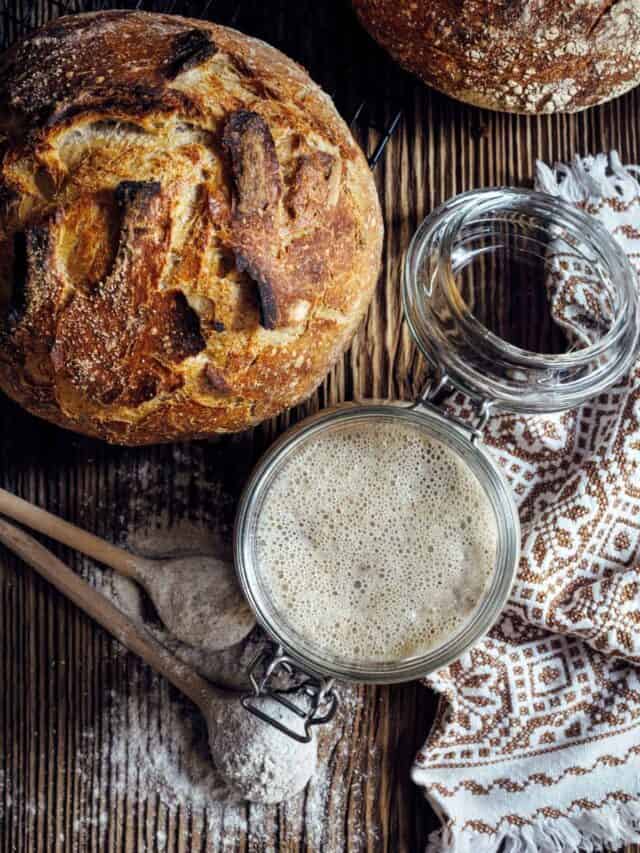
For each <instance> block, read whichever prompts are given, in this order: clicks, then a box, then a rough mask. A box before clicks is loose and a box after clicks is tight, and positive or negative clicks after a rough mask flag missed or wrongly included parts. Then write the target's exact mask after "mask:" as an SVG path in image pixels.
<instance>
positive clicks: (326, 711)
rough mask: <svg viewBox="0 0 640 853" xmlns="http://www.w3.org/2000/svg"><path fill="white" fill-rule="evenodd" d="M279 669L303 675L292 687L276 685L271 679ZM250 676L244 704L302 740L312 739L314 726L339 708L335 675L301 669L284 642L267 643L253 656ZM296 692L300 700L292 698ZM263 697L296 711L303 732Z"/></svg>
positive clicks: (262, 717)
mask: <svg viewBox="0 0 640 853" xmlns="http://www.w3.org/2000/svg"><path fill="white" fill-rule="evenodd" d="M279 671H282V672H284V673H285V674H286V675H287V676H295V675H302V676H304V678H303V680H302V681H298V682H297V683H296V684H295V685H293V686H292V687H286V688H275V687H273V686H271V685H270V682H273V680H274V678H275V677H276V676H277V674H278V672H279ZM249 680H250V682H251V686H252V687H253V692H252V693H247V694H245V695H244V696H242V697H241V699H240V701H241V703H242V706H243V708H246V710H247V711H249V712H250V713H252V714H254V715H255V716H256V717H259V718H260V719H261V720H263V721H264V722H265V723H268V724H269V725H271V726H274V727H275V728H276V729H279V730H280V731H281V732H283V734H286V735H288V736H289V737H292V738H293V739H294V740H297V741H299V742H300V743H309V741H310V740H311V738H312V734H311V728H312V726H319V725H321V724H323V723H328V722H329V721H330V720H332V719H333V717H334V715H335V713H336V711H337V709H338V697H337V696H336V694H335V692H334V690H333V683H334V682H333V679H332V678H319V677H317V676H314V675H310V674H309V673H308V672H305V671H304V670H301V669H299V668H298V667H297V666H296V664H295V663H294V661H293V660H292V659H291V658H290V657H288V656H287V655H286V654H285V653H284V650H283V648H282V646H276V647H268V648H266V649H264V650H263V651H261V652H260V653H259V654H258V655H257V656H256V657H255V658H254V660H253V662H252V664H251V667H250V669H249ZM295 696H297V697H298V698H299V699H300V700H301V702H300V704H296V703H295V702H294V701H293V697H295ZM261 699H273V700H274V701H275V702H277V703H278V704H279V705H281V706H282V707H284V708H286V709H287V710H288V711H291V712H292V713H293V714H295V716H296V717H297V718H298V719H299V720H300V723H301V727H302V729H303V731H304V734H300V732H298V731H296V730H295V729H294V728H292V727H291V726H289V725H287V724H286V722H284V721H283V720H282V719H278V718H277V717H276V716H274V715H273V714H270V713H268V712H267V711H265V710H264V708H262V707H260V704H259V700H261Z"/></svg>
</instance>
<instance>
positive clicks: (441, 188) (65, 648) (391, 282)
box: [0, 0, 640, 853]
mask: <svg viewBox="0 0 640 853" xmlns="http://www.w3.org/2000/svg"><path fill="white" fill-rule="evenodd" d="M3 2H4V3H5V5H4V6H3V5H2V3H3ZM399 2H400V0H399ZM119 5H122V4H119ZM200 5H201V6H204V2H203V3H202V4H200ZM195 6H198V4H192V6H191V8H194V7H195ZM157 7H158V8H159V6H157ZM232 7H233V4H231V3H228V2H225V3H221V4H218V5H216V3H215V2H213V3H212V4H211V6H210V8H209V12H208V14H209V15H210V16H211V17H212V18H213V19H214V20H216V19H220V20H223V21H224V20H229V16H230V15H231V12H232V11H233V9H232ZM32 8H33V12H29V10H30V9H32ZM60 8H61V6H60V4H59V3H57V2H55V0H40V2H39V3H38V4H36V6H35V7H32V5H31V4H28V3H25V2H23V0H16V1H15V2H11V3H9V2H8V0H0V28H3V30H2V31H1V32H0V36H1V40H2V41H8V40H10V39H12V38H13V37H14V36H15V35H16V34H17V27H16V24H15V22H14V21H13V13H15V12H16V11H17V12H19V13H20V16H22V17H25V16H26V17H27V18H28V20H29V21H30V23H31V24H39V23H42V22H43V21H45V20H47V19H49V18H51V17H55V16H57V15H58V14H59V11H60ZM74 8H80V4H79V3H77V4H76V5H75V6H74ZM85 8H86V7H85ZM9 13H11V14H9ZM237 26H238V27H239V28H241V29H243V30H245V31H246V32H249V33H251V34H255V35H258V36H260V37H261V38H264V39H266V40H267V41H270V42H272V43H273V44H275V45H277V46H278V47H280V48H281V49H283V50H284V51H285V52H287V53H288V54H290V55H291V56H293V57H294V58H296V59H297V60H299V61H300V62H302V63H303V64H304V65H306V66H307V67H308V68H309V69H310V71H311V73H312V75H313V76H314V77H315V78H316V79H317V80H318V81H319V82H321V83H322V84H323V85H324V86H325V88H326V89H327V90H328V91H330V92H331V93H332V94H334V95H335V96H336V98H337V102H338V105H339V107H340V108H341V110H342V111H343V114H344V115H345V116H350V115H352V114H353V112H354V111H355V108H356V107H357V105H358V103H359V102H360V100H361V99H362V97H363V96H366V99H367V107H366V108H365V110H364V111H363V112H362V114H361V116H360V118H359V119H358V121H357V123H356V126H355V128H354V130H355V133H356V135H357V136H358V138H359V140H360V141H361V143H362V144H363V145H364V146H365V147H366V148H367V149H368V150H372V148H373V146H374V145H375V143H376V141H377V140H378V138H379V134H380V132H381V130H382V129H383V128H384V127H385V125H386V124H387V123H388V121H389V120H390V118H391V117H392V115H393V114H394V113H395V111H396V110H397V109H398V108H400V107H401V108H402V109H403V120H402V123H401V125H400V127H399V129H398V131H397V133H396V134H395V136H394V137H393V139H392V141H391V143H390V144H389V146H388V148H387V150H386V152H385V154H384V156H383V157H382V159H381V161H380V163H379V165H378V166H377V168H376V171H375V175H376V181H377V184H378V188H379V191H380V197H381V200H382V206H383V211H384V217H385V222H386V229H387V230H386V237H385V262H384V269H383V271H382V275H381V278H380V282H379V286H378V290H377V294H376V298H375V301H374V303H373V305H372V307H371V310H370V312H369V314H368V317H367V319H366V321H365V323H364V324H363V326H362V328H361V329H360V331H359V333H358V335H357V338H356V340H355V342H354V344H353V347H352V348H351V350H350V351H349V353H348V354H347V355H346V356H345V357H344V359H343V361H342V362H341V364H340V365H338V366H337V367H336V368H335V370H334V371H333V372H332V373H331V374H330V376H328V377H327V380H326V381H325V383H324V384H323V386H322V387H321V388H320V389H319V391H318V393H317V394H316V395H315V396H314V397H313V399H311V400H310V401H309V402H308V403H307V404H306V405H304V406H301V407H299V409H298V410H296V411H295V412H292V413H290V414H287V415H284V416H282V417H281V418H279V419H277V421H276V422H274V423H271V424H265V425H263V426H262V427H260V428H259V429H257V430H255V431H254V432H252V433H247V434H244V435H241V436H230V437H225V438H222V439H220V440H217V441H212V442H198V443H192V444H184V445H176V446H162V447H154V448H146V449H145V448H142V449H127V448H116V447H108V446H106V445H104V444H101V443H99V442H96V441H92V440H90V439H86V438H83V437H80V436H75V435H73V434H71V433H66V432H63V431H61V430H58V429H56V428H54V427H51V426H49V425H47V424H45V423H42V422H39V421H37V420H35V419H34V418H32V417H30V416H29V415H27V414H25V413H24V412H22V411H21V410H20V409H19V408H18V407H17V406H15V405H14V404H12V403H11V402H9V401H7V400H5V399H3V400H2V401H1V402H0V417H1V429H2V441H1V442H0V484H1V485H2V486H4V487H5V488H8V489H10V490H12V491H14V492H16V493H17V494H20V495H21V496H23V497H25V498H27V499H28V500H31V501H35V502H37V503H38V504H40V505H42V506H45V507H47V508H49V509H51V510H52V511H54V512H56V513H59V514H60V515H61V516H63V517H64V518H66V519H69V520H70V521H72V522H75V523H78V524H81V525H83V526H85V527H87V528H88V529H90V530H92V531H95V532H96V533H97V534H99V535H101V536H105V537H107V538H109V539H111V540H113V541H122V539H123V537H124V535H125V533H127V532H131V531H136V530H140V529H143V528H145V527H146V526H148V525H149V524H150V523H151V522H152V521H153V519H155V518H157V517H160V516H162V518H163V519H165V521H166V522H167V523H170V522H172V521H174V520H176V521H179V520H181V519H185V518H186V519H191V520H195V521H200V522H201V523H207V522H211V523H214V522H215V524H216V525H219V524H223V525H224V524H227V525H228V524H230V522H231V519H232V515H233V504H234V501H235V500H236V499H237V497H238V494H239V490H240V489H241V486H242V483H243V480H244V478H245V477H246V475H247V473H248V471H249V470H250V467H251V465H252V463H253V462H254V461H255V460H256V459H257V457H258V456H259V454H260V453H261V452H262V450H264V448H265V447H266V446H267V445H268V443H269V442H270V441H271V440H272V439H273V438H274V436H275V435H276V434H278V433H279V432H281V431H282V430H283V429H284V428H286V426H287V425H288V424H289V423H290V422H292V421H294V420H296V419H298V418H300V417H302V416H304V415H306V414H308V413H309V412H311V411H314V410H316V409H317V408H318V407H322V406H326V405H329V404H331V403H334V402H337V401H339V400H343V399H348V398H351V397H353V396H355V395H358V396H369V397H382V398H386V397H388V398H405V399H406V398H411V397H412V396H413V395H415V393H416V392H417V391H418V389H420V387H421V386H422V384H423V382H424V378H425V368H424V364H423V362H422V360H421V359H420V358H419V356H418V355H417V353H416V348H415V346H414V345H413V344H412V342H411V340H410V338H409V336H408V333H407V329H406V326H405V325H404V324H403V322H402V316H401V303H400V273H401V264H402V256H403V251H404V249H405V248H406V246H407V244H408V241H409V239H410V236H411V234H412V233H413V231H414V229H415V228H416V226H417V224H418V223H419V221H420V220H421V219H422V218H423V217H424V216H425V215H426V214H427V213H428V212H429V211H430V210H431V209H432V208H433V207H434V206H435V205H437V204H438V203H439V202H441V201H443V200H445V199H446V198H448V197H450V196H452V195H454V194H455V193H458V192H461V191H463V190H467V189H470V188H473V187H481V186H491V185H500V184H502V185H525V184H530V181H531V178H532V175H533V172H534V165H535V160H536V158H541V159H543V160H546V161H548V162H549V161H554V160H567V159H570V158H571V156H572V155H573V154H574V153H583V154H584V153H594V152H596V151H601V150H606V149H609V148H617V149H618V151H619V152H620V155H621V158H622V160H623V161H624V162H635V163H638V162H640V138H639V132H640V124H639V119H638V115H639V114H640V113H639V110H640V92H639V91H636V92H631V93H630V94H628V95H627V96H626V97H624V98H621V99H619V100H616V101H613V102H612V103H609V104H606V105H604V106H602V107H599V108H597V109H594V110H591V111H589V112H586V113H582V114H578V115H575V116H552V117H534V118H526V117H522V116H510V115H501V114H492V113H488V112H484V111H480V110H477V109H472V108H468V107H466V106H464V105H461V104H458V103H455V102H453V101H451V100H449V99H447V98H445V97H443V96H441V95H439V94H437V93H435V92H432V91H429V90H427V89H426V88H424V87H423V86H421V85H420V84H419V83H417V82H416V81H414V80H413V79H412V78H411V77H409V76H408V75H406V74H404V73H403V72H402V71H400V70H399V69H398V68H397V67H396V66H394V65H393V63H392V62H391V61H390V60H389V59H388V58H387V57H386V56H385V55H384V54H383V53H382V52H381V51H380V50H379V49H378V48H377V47H376V46H375V45H373V43H372V42H370V40H369V39H368V37H367V36H366V35H365V34H364V33H363V32H362V31H361V30H360V29H359V28H358V26H357V24H356V22H355V21H354V19H353V16H352V13H351V11H350V9H349V8H348V5H347V4H346V3H344V2H343V0H326V2H321V3H318V2H312V0H270V2H269V3H264V2H262V0H245V2H244V3H243V4H242V7H241V11H240V14H239V16H238V19H237ZM483 298H485V299H486V300H488V301H487V302H486V311H487V312H489V313H490V312H491V311H493V312H495V314H494V321H495V322H496V324H497V325H498V326H499V325H500V323H503V324H504V323H507V324H508V325H509V326H514V327H515V326H518V325H519V326H520V328H521V329H522V330H523V334H526V335H527V340H528V341H529V343H530V344H531V345H532V346H535V345H542V344H544V341H543V340H541V330H542V329H544V326H543V325H542V321H541V320H538V321H536V318H535V317H532V316H531V311H530V307H529V306H528V305H527V304H524V302H523V301H522V300H520V301H518V300H517V299H510V298H509V296H508V294H507V295H503V297H502V298H495V297H494V298H493V299H492V295H491V294H490V293H487V294H486V295H485V296H484V297H483ZM492 303H495V304H492ZM57 552H58V553H59V554H60V555H62V556H63V558H64V559H66V560H67V561H68V562H69V564H70V565H72V566H74V567H76V568H78V569H83V570H85V571H86V569H87V566H86V564H85V563H81V562H80V561H79V560H78V559H77V558H75V557H74V555H73V554H71V553H69V552H67V551H66V550H65V549H57ZM114 696H115V697H117V698H116V699H114ZM114 702H119V703H120V704H121V705H122V706H123V707H124V706H125V705H126V707H127V708H128V709H129V711H128V713H132V712H131V708H135V707H138V709H139V713H140V718H141V720H142V721H144V726H145V727H146V729H147V730H148V731H161V732H163V731H165V733H166V736H167V737H169V734H170V733H169V732H166V730H163V728H162V720H163V718H165V719H166V717H165V716H164V715H165V712H166V713H168V711H167V709H168V707H169V704H168V703H169V702H172V703H173V705H175V694H174V693H173V692H172V691H171V690H169V689H168V688H167V686H166V685H163V684H161V683H159V682H158V681H157V680H155V679H154V678H153V677H152V676H151V674H150V672H149V671H148V669H146V668H145V667H144V666H143V665H142V664H141V663H140V662H139V661H138V660H136V659H135V658H133V657H132V656H131V655H128V654H125V653H123V652H122V650H121V649H120V648H119V647H117V646H116V644H115V643H114V642H113V641H112V640H111V639H110V638H109V637H108V636H107V635H106V634H105V633H104V632H102V631H101V630H99V629H98V628H97V627H96V626H95V625H94V624H93V623H91V621H90V620H89V619H87V618H85V617H84V616H83V614H82V613H80V612H78V611H77V610H76V609H75V608H74V607H73V606H71V605H70V604H68V603H67V602H66V601H65V600H64V599H63V598H61V596H59V595H58V594H57V593H56V592H55V591H53V590H52V589H51V588H50V587H48V586H47V585H46V584H45V583H44V582H41V581H40V580H39V579H38V578H37V577H36V576H35V575H34V574H33V573H32V572H31V571H29V570H28V569H27V568H26V567H25V566H24V565H22V564H20V563H19V562H18V561H17V560H15V559H13V558H12V557H11V556H10V555H9V554H7V552H5V551H2V552H1V553H0V853H76V851H77V853H85V851H86V853H142V851H145V853H161V851H167V853H204V851H221V850H225V851H227V850H233V851H243V853H244V851H251V853H258V851H267V850H279V851H312V853H316V851H318V853H319V851H325V853H338V851H356V850H368V851H391V852H392V853H417V851H420V850H423V849H424V848H425V845H426V841H427V836H428V834H429V832H430V831H431V830H433V829H434V828H435V827H436V826H437V821H436V819H435V817H434V815H433V814H432V813H431V812H430V810H429V808H428V807H427V805H426V804H425V803H424V802H423V799H422V796H421V793H420V791H419V790H417V789H416V788H415V787H414V786H413V785H412V783H411V781H410V780H409V776H408V771H409V768H410V764H411V760H412V757H413V755H414V753H415V751H416V750H417V748H418V747H419V746H420V745H421V743H422V741H423V739H424V737H425V736H426V734H427V732H428V730H429V725H430V721H431V719H432V716H433V712H434V699H433V697H432V695H431V694H430V693H429V692H428V691H427V690H426V689H425V688H424V687H422V686H420V685H417V684H407V685H403V686H397V687H392V688H375V687H372V688H354V689H353V691H352V696H351V698H350V701H349V703H348V707H347V709H346V710H345V711H344V712H343V716H342V717H341V719H340V721H339V722H338V724H337V726H336V727H335V729H334V731H333V733H332V734H331V736H330V739H329V742H328V743H327V744H325V751H327V750H329V751H330V753H331V758H330V761H329V763H328V778H329V780H330V783H329V784H328V785H327V786H326V788H327V791H326V792H325V793H324V795H323V796H320V794H318V793H316V794H313V795H312V794H309V795H308V796H307V797H306V798H304V797H302V798H297V799H296V800H295V801H294V803H292V804H286V805H283V806H280V807H268V808H257V807H249V806H246V807H242V809H240V811H241V813H242V818H243V819H242V820H238V819H237V816H238V813H239V810H238V808H237V807H234V809H235V810H234V809H231V807H230V808H229V809H227V811H226V812H225V811H223V810H221V809H220V808H214V807H212V808H211V809H209V810H208V811H206V812H204V813H203V812H202V811H198V810H194V811H193V813H189V812H188V810H186V809H185V808H183V807H176V808H167V807H166V806H165V805H163V804H162V802H161V801H160V799H159V798H158V797H157V796H146V797H145V796H142V795H141V794H140V791H139V782H138V781H137V777H136V767H135V763H134V762H130V765H131V766H129V768H128V771H127V772H128V775H127V778H128V779H129V780H130V784H129V785H128V786H126V792H125V793H123V786H122V785H121V784H118V780H117V779H115V778H113V767H112V765H110V763H109V761H107V760H106V759H105V754H106V753H105V746H106V751H107V752H108V750H109V749H110V748H112V747H113V745H114V743H115V741H114V737H115V733H114V725H115V724H114V723H113V718H112V716H110V713H109V709H110V708H111V707H112V706H113V703H114ZM165 725H166V724H165ZM87 732H92V733H93V735H94V740H93V741H88V739H87ZM318 804H319V808H320V809H321V811H322V812H323V814H324V821H323V825H322V826H321V827H320V829H318V821H317V819H315V818H314V817H313V816H314V815H316V814H317V810H318ZM632 849H633V850H636V851H638V848H629V850H632Z"/></svg>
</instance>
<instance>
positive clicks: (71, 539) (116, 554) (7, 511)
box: [0, 489, 138, 579]
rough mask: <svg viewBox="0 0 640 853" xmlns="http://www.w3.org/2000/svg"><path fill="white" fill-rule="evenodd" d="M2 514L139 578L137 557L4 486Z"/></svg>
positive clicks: (0, 494) (120, 571)
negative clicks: (35, 504)
mask: <svg viewBox="0 0 640 853" xmlns="http://www.w3.org/2000/svg"><path fill="white" fill-rule="evenodd" d="M0 513H2V514H3V515H7V516H9V518H13V519H14V520H15V521H19V522H20V524H24V525H25V527H30V528H31V529H32V530H37V531H38V533H43V534H44V535H45V536H49V537H50V538H51V539H55V540H56V542H61V543H62V544H63V545H68V546H69V547H70V548H75V550H76V551H80V552H81V553H83V554H86V555H87V556H88V557H93V558H94V560H98V562H100V563H104V565H105V566H109V567H110V568H112V569H113V570H114V571H116V572H118V574H121V575H125V576H126V577H128V578H134V579H138V572H137V571H136V559H135V557H133V556H132V555H131V554H129V553H128V551H125V550H124V548H118V547H116V546H115V545H112V544H111V543H110V542H105V540H104V539H100V537H98V536H94V535H93V533H88V532H87V531H86V530H82V529H81V528H80V527H76V526H75V525H74V524H70V523H69V522H68V521H64V520H63V519H62V518H58V516H57V515H53V514H52V513H50V512H47V511H46V510H45V509H40V507H38V506H34V504H32V503H29V501H25V500H23V499H22V498H19V497H18V496H17V495H14V494H12V493H11V492H7V491H5V490H4V489H0Z"/></svg>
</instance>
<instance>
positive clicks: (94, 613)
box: [0, 519, 225, 708]
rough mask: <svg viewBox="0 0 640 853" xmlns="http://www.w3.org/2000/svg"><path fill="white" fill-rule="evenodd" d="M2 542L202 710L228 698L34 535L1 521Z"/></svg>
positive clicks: (0, 539)
mask: <svg viewBox="0 0 640 853" xmlns="http://www.w3.org/2000/svg"><path fill="white" fill-rule="evenodd" d="M0 542H3V543H4V544H5V545H6V546H7V548H9V550H10V551H13V552H14V553H15V554H17V555H18V556H20V557H22V559H23V560H24V561H25V563H28V564H29V565H30V566H32V567H33V568H34V569H35V570H36V571H37V572H38V574H40V575H42V577H44V578H46V579H47V580H48V581H49V582H50V583H51V584H53V586H55V587H56V589H58V590H59V591H60V592H61V593H62V594H63V595H66V596H67V598H69V599H71V601H73V603H74V604H77V605H78V607H80V608H81V609H82V610H84V611H85V613H87V614H88V615H89V616H91V617H92V618H93V619H95V620H96V622H98V623H99V624H100V625H102V627H103V628H106V630H107V631H109V633H110V634H113V636H114V637H115V638H116V640H118V641H119V642H120V643H122V645H123V646H126V648H127V649H129V651H132V652H134V654H137V655H139V656H140V657H141V658H142V659H143V660H144V661H146V662H147V663H148V664H149V665H150V666H152V667H153V668H154V669H155V670H156V671H157V672H159V673H160V675H164V677H165V678H167V679H168V680H169V681H170V682H171V683H172V684H174V685H175V686H176V687H177V688H178V690H180V691H182V693H184V694H185V695H186V696H188V697H189V698H190V699H191V701H192V702H194V703H195V704H196V705H197V706H198V707H199V708H202V707H203V706H206V703H207V702H208V701H211V700H212V699H214V698H216V697H219V696H223V695H225V694H223V692H222V691H219V690H217V689H216V688H214V687H213V686H212V685H211V684H209V683H208V682H207V681H205V679H204V678H201V677H200V676H199V675H198V674H197V673H196V672H194V671H193V670H192V669H191V667H189V666H187V665H186V664H184V663H182V661H179V660H178V659H177V658H175V657H174V656H173V655H172V654H171V653H170V652H169V651H167V649H165V648H164V647H163V646H162V645H161V644H160V643H158V642H157V641H156V640H155V639H154V638H153V637H151V636H150V635H149V634H148V633H147V631H146V630H145V629H144V628H143V627H142V626H141V625H136V623H135V622H134V621H133V620H132V619H129V618H128V617H127V616H125V614H124V613H123V612H122V611H121V610H119V609H118V608H117V607H116V606H115V605H113V604H112V603H111V602H110V601H109V599H108V598H106V597H105V596H104V595H102V593H100V592H98V590H97V589H94V588H93V587H92V586H91V585H90V584H88V583H87V582H86V581H84V580H82V578H80V577H78V575H76V574H75V572H72V571H71V569H70V568H69V567H68V566H66V565H65V564H64V563H63V562H62V561H61V560H59V559H58V558H57V557H56V556H55V555H54V554H52V553H51V551H49V550H48V548H45V547H44V545H41V544H40V542H38V541H37V540H36V539H34V538H33V536H29V534H28V533H25V532H24V531H23V530H20V529H19V528H17V527H14V526H13V525H12V524H9V523H8V522H7V521H5V520H4V519H0Z"/></svg>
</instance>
